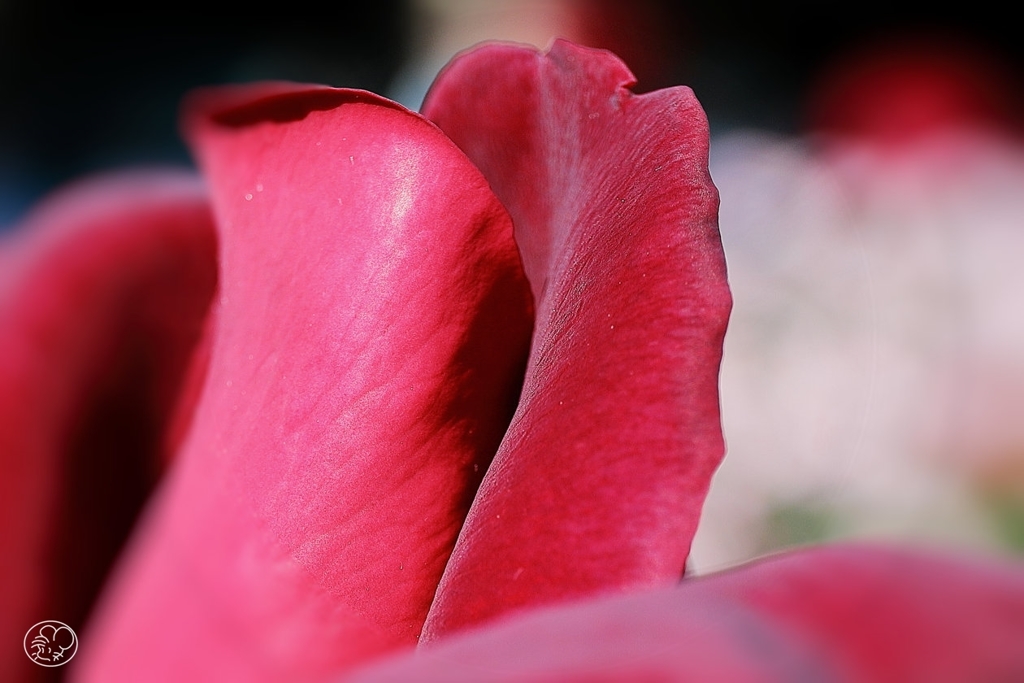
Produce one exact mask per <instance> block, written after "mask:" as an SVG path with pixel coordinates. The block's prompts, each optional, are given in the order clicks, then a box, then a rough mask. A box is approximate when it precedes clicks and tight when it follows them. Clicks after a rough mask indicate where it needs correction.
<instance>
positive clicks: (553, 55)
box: [424, 41, 731, 640]
mask: <svg viewBox="0 0 1024 683" xmlns="http://www.w3.org/2000/svg"><path fill="white" fill-rule="evenodd" d="M632 83H633V79H632V75H631V74H630V73H629V71H628V69H627V68H626V67H625V66H624V65H623V64H622V63H621V62H620V61H619V60H618V59H617V58H616V57H614V56H613V55H612V54H611V53H608V52H605V51H598V50H589V49H586V48H581V47H578V46H574V45H572V44H570V43H567V42H564V41H556V42H555V43H554V44H553V46H552V48H551V49H550V51H549V52H546V53H542V52H539V51H537V50H534V49H532V48H525V47H520V46H514V45H502V44H493V45H487V46H483V47H480V48H477V49H475V50H473V51H471V52H469V53H466V54H464V55H463V56H461V57H458V58H456V59H455V60H454V61H453V62H452V63H451V64H449V66H448V67H447V68H446V69H445V70H444V71H443V72H442V73H441V75H440V76H439V77H438V80H437V81H436V82H435V83H434V85H433V87H432V89H431V91H430V93H429V94H428V96H427V99H426V102H425V104H424V114H425V115H426V116H427V117H428V118H430V119H431V120H433V121H434V122H436V123H437V124H438V125H439V126H440V127H441V129H442V130H444V131H445V132H446V133H447V134H448V135H449V136H451V138H452V139H453V140H454V141H455V142H456V143H457V144H458V145H459V146H460V147H461V148H462V149H463V150H464V151H465V152H466V154H467V155H468V156H469V157H470V159H472V160H473V162H474V163H475V164H476V165H477V166H478V167H479V168H480V169H481V170H482V171H483V173H484V175H485V176H486V177H487V179H488V181H489V182H490V184H491V186H492V187H493V188H494V191H495V192H496V193H497V195H498V197H499V198H500V199H501V200H502V202H503V203H504V204H505V206H506V207H508V209H509V212H510V213H511V215H512V218H513V222H514V223H515V230H516V239H517V242H518V244H519V246H520V249H521V250H522V253H523V262H524V266H525V268H526V273H527V276H528V277H529V279H530V284H531V287H532V290H533V293H534V296H535V298H536V301H537V323H536V328H535V331H534V336H533V346H532V350H531V354H530V361H529V367H528V370H527V374H526V379H525V384H524V388H523V395H522V400H521V402H520V405H519V408H518V411H517V413H516V415H515V418H514V419H513V421H512V424H511V427H510V428H509V432H508V434H507V435H506V436H505V439H504V440H503V442H502V444H501V447H500V449H499V451H498V454H497V456H496V457H495V460H494V462H493V464H492V465H491V468H490V470H489V471H488V473H487V476H486V478H485V479H484V482H483V484H482V486H481V489H480V491H479V494H478V496H477V498H476V500H475V502H474V505H473V508H472V510H471V512H470V514H469V517H468V518H467V521H466V525H465V527H464V528H463V530H462V534H461V536H460V538H459V541H458V544H457V545H456V548H455V551H454V553H453V555H452V559H451V561H450V563H449V565H448V567H447V569H446V571H445V575H444V577H443V579H442V581H441V585H440V587H439V590H438V594H437V598H436V599H435V601H434V604H433V606H432V608H431V612H430V616H429V618H428V622H427V626H426V627H425V630H424V639H425V640H432V639H434V638H437V637H438V636H440V635H443V634H445V633H447V632H450V631H452V630H454V629H458V628H461V627H464V626H468V625H471V624H474V623H477V622H479V621H481V620H484V619H487V618H491V617H494V616H496V615H499V614H502V613H504V612H506V611H508V610H511V609H517V608H523V607H527V606H533V605H540V604H545V603H549V602H552V601H557V600H563V599H570V598H575V597H579V596H584V595H591V594H595V593H600V592H605V591H619V590H623V589H627V588H635V587H641V586H651V585H659V584H664V583H669V582H673V581H675V580H676V579H678V578H679V576H681V574H682V572H683V569H684V565H685V561H686V557H687V554H688V551H689V546H690V541H691V539H692V537H693V534H694V531H695V529H696V525H697V520H698V517H699V515H700V508H701V505H702V503H703V500H704V497H705V494H706V493H707V489H708V486H709V483H710V479H711V475H712V473H713V472H714V470H715V468H716V467H717V466H718V464H719V462H720V460H721V457H722V454H723V443H722V434H721V425H720V419H719V408H718V368H719V361H720V358H721V345H722V337H723V334H724V331H725V325H726V320H727V318H728V314H729V309H730V304H731V301H730V296H729V290H728V286H727V284H726V279H725V262H724V258H723V254H722V250H721V244H720V241H719V235H718V228H717V209H718V194H717V191H716V190H715V188H714V186H713V184H712V182H711V179H710V177H709V175H708V170H707V162H708V128H707V121H706V119H705V116H704V113H703V111H702V110H701V108H700V106H699V104H698V103H697V101H696V99H695V98H694V96H693V93H692V92H691V91H690V90H689V89H687V88H672V89H669V90H662V91H658V92H655V93H650V94H646V95H642V96H634V95H633V94H632V93H630V92H629V90H628V87H629V86H630V85H632Z"/></svg>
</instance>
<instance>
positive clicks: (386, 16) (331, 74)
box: [0, 0, 1022, 224]
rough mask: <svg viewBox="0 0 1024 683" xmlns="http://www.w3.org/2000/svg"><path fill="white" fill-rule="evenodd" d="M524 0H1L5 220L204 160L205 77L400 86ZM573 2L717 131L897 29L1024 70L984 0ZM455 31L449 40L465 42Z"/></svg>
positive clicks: (795, 125) (606, 39) (593, 28)
mask: <svg viewBox="0 0 1024 683" xmlns="http://www.w3.org/2000/svg"><path fill="white" fill-rule="evenodd" d="M516 4H519V5H522V9H521V10H520V14H529V13H530V12H534V13H535V14H536V13H539V12H541V11H546V9H547V8H550V6H553V5H554V4H555V3H554V0H551V2H550V3H548V4H547V5H545V4H544V3H537V2H532V3H531V2H520V3H516V2H514V1H512V0H496V1H491V2H476V1H471V0H447V1H446V0H426V1H419V0H370V1H366V2H363V1H360V2H334V3H326V4H319V3H318V4H317V6H316V8H315V9H314V8H313V7H311V6H310V5H309V4H306V3H301V2H286V3H276V4H273V5H269V6H262V5H259V4H256V3H252V4H247V5H242V4H239V3H234V4H232V3H225V2H222V1H221V0H208V1H207V2H176V3H168V4H164V3H160V4H154V5H152V6H150V7H142V6H141V5H140V6H139V7H138V8H137V11H130V12H126V11H125V10H124V9H123V8H122V7H121V6H120V5H117V6H113V5H110V4H108V3H104V2H89V3H51V2H40V1H38V0H0V224H8V223H10V222H11V221H12V220H14V219H15V218H16V217H17V216H18V215H20V213H21V212H22V211H23V210H24V209H25V207H26V205H28V204H29V203H30V202H32V201H34V200H35V199H36V198H37V197H38V196H39V195H40V194H41V193H42V192H44V191H45V190H46V189H48V188H50V187H52V186H53V185H55V184H57V183H60V182H63V181H65V180H67V179H69V178H71V177H74V176H76V175H79V174H81V173H84V172H87V171H90V170H93V169H97V168H105V167H111V166H117V165H123V164H127V163H138V162H152V161H170V162H175V163H186V164H187V163H189V158H188V154H187V152H186V150H185V148H184V146H183V145H182V143H181V141H180V139H179V138H178V135H177V129H176V120H175V119H176V112H177V104H178V101H179V100H180V98H181V96H182V94H183V93H185V92H186V91H187V90H189V89H190V88H192V87H195V86H197V85H207V84H215V83H225V82H236V81H247V80H255V79H289V80H297V81H306V82H318V83H326V84H329V85H335V86H349V87H357V88H365V89H369V90H373V91H376V92H380V93H383V94H388V95H391V96H394V97H396V98H397V91H396V88H397V86H396V82H397V79H398V78H399V76H400V75H401V74H402V73H405V72H403V70H406V71H408V70H409V68H410V65H411V62H413V61H414V60H416V59H417V58H420V55H421V52H422V49H423V48H424V45H425V44H426V43H428V42H429V41H430V35H431V32H432V31H433V32H435V33H436V32H437V31H438V30H439V27H438V26H437V25H436V24H437V22H439V21H449V22H450V21H452V17H453V16H456V15H458V14H459V13H460V12H461V13H462V14H463V15H469V14H473V13H477V15H481V12H482V9H481V8H486V7H488V6H492V7H493V6H499V5H500V6H502V9H503V11H505V12H506V14H505V15H501V14H500V13H493V14H492V16H491V17H490V18H489V19H488V18H480V19H479V21H477V25H476V28H475V31H476V33H474V34H466V35H467V36H468V37H467V40H471V39H474V38H475V37H479V35H481V33H480V32H481V31H483V32H484V33H485V34H486V31H487V29H486V28H481V27H480V23H481V22H486V21H491V22H492V27H493V34H494V35H495V36H497V37H504V36H505V35H515V34H514V33H513V34H509V33H508V31H507V30H506V29H507V28H508V26H507V25H503V22H508V21H511V20H510V19H508V12H509V8H510V7H512V6H514V5H516ZM567 4H572V5H574V7H576V8H577V9H578V8H580V7H582V8H584V9H583V10H580V11H579V12H578V13H579V14H581V15H586V14H589V15H590V17H591V18H590V20H589V21H590V24H589V26H588V27H586V28H585V29H579V30H581V31H582V33H580V35H581V36H583V35H585V36H587V38H586V39H587V40H589V41H590V42H591V43H594V44H595V46H598V47H608V48H610V49H613V50H615V51H617V52H619V53H620V55H621V56H622V57H624V58H625V60H626V61H627V63H629V64H630V66H631V67H632V68H633V69H634V71H635V72H636V73H637V75H638V76H639V77H640V84H639V88H638V89H640V90H644V89H651V88H654V87H661V86H663V85H670V84H676V83H682V84H686V85H690V86H691V87H693V88H694V90H695V91H696V93H697V96H698V98H699V99H700V100H701V102H702V103H703V105H704V106H705V108H706V110H707V112H708V115H709V118H710V120H711V125H712V130H713V132H722V131H726V130H729V129H733V128H736V127H758V128H764V129H768V130H774V131H781V132H795V131H799V130H800V128H801V126H802V125H803V117H804V113H805V112H804V103H805V101H806V95H807V92H808V90H809V89H810V88H812V87H813V84H814V83H815V82H816V80H815V79H817V78H819V76H820V73H821V71H822V69H823V68H824V67H825V66H826V65H828V64H829V63H830V62H831V61H834V60H835V59H836V58H837V56H839V55H842V54H843V53H844V52H846V51H849V50H851V49H853V48H855V47H857V46H859V45H863V44H865V43H867V42H869V41H875V40H880V39H884V38H886V37H887V36H890V35H906V34H908V33H911V32H914V33H920V32H925V31H927V32H932V33H935V32H943V33H947V34H950V35H953V36H956V37H957V38H958V39H962V40H964V41H970V42H972V43H974V44H976V45H978V46H979V47H981V48H983V49H984V50H986V51H988V52H989V53H991V55H992V56H993V57H994V58H995V59H997V60H999V61H1000V62H1001V63H1002V64H1003V66H1004V67H1005V68H1006V70H1007V72H1008V73H1009V74H1010V78H1012V79H1015V80H1014V83H1016V84H1019V83H1020V73H1021V70H1022V47H1021V43H1022V41H1021V40H1020V34H1019V29H1018V25H1017V24H1016V22H1014V21H1011V20H1010V19H1009V17H1008V16H1000V15H999V14H998V13H995V12H993V11H985V10H984V8H981V7H978V6H976V5H975V4H972V5H971V7H970V9H971V10H972V11H971V12H970V13H966V12H965V8H964V6H963V5H951V6H950V9H939V8H938V5H932V6H931V8H930V9H929V10H928V11H927V13H912V12H909V11H905V10H899V9H894V7H893V6H892V5H888V6H882V5H879V6H878V7H872V6H870V5H867V4H864V3H859V4H849V5H835V4H832V3H828V4H826V3H822V4H820V5H819V6H818V7H816V8H815V7H807V8H803V9H800V10H799V11H797V10H795V9H779V8H778V7H775V6H774V5H775V3H771V4H768V3H765V4H757V3H752V4H750V5H749V6H748V5H744V4H741V3H736V2H722V1H716V2H704V3H672V2H656V1H655V2H640V1H635V2H617V1H615V0H611V1H609V0H580V2H576V3H571V2H570V3H567ZM588 7H589V9H588ZM442 14H443V15H445V16H444V17H441V18H439V15H442ZM481 16H482V15H481ZM431 22H433V24H432V23H431ZM576 26H577V27H578V26H579V23H578V22H577V24H576ZM451 40H452V39H451V38H449V42H448V43H447V45H448V46H449V48H450V47H451V46H452V45H457V43H452V42H451ZM455 40H457V38H455ZM440 49H443V46H442V47H441V48H440ZM430 68H431V69H432V68H433V65H431V66H430ZM404 103H405V104H407V106H416V105H417V104H418V103H416V102H412V103H410V102H404Z"/></svg>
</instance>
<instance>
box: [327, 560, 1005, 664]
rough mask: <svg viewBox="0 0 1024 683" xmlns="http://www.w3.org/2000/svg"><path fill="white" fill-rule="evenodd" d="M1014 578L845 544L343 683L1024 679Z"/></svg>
mask: <svg viewBox="0 0 1024 683" xmlns="http://www.w3.org/2000/svg"><path fill="white" fill-rule="evenodd" d="M1022 642H1024V567H1022V565H1021V563H1020V562H1019V561H1017V562H1009V561H1006V562H1004V561H994V560H979V559H969V558H958V557H955V556H952V555H944V554H934V553H923V552H919V551H911V550H896V549H892V548H883V547H872V546H861V545H850V546H837V547H834V548H818V549H813V550H805V551H798V552H793V553H790V554H785V555H780V556H778V557H775V558H770V559H766V560H763V561H760V562H756V563H752V564H750V565H747V566H744V567H740V568H737V569H735V570H731V571H727V572H723V573H721V574H718V575H711V576H707V577H702V578H697V579H694V580H688V581H686V582H684V583H682V584H680V585H679V586H677V587H670V588H660V589H656V590H651V591H643V592H638V593H634V594H630V595H626V596H614V597H606V598H602V599H597V600H592V601H585V602H580V603H574V604H570V605H560V606H556V607H550V608H542V609H538V610H535V611H533V612H529V613H526V614H522V615H518V616H514V617H509V618H506V619H503V620H499V621H497V622H495V623H493V624H490V625H488V626H484V627H481V628H477V629H473V630H470V631H467V632H465V633H462V634H458V635H455V636H452V637H450V638H447V639H444V640H442V641H441V642H439V643H437V644H435V645H432V646H430V647H426V648H421V649H420V650H418V651H417V652H416V653H415V656H412V655H401V656H396V657H394V658H390V659H388V660H385V661H383V662H381V663H378V664H375V665H372V666H370V667H368V668H366V669H364V670H362V671H359V672H356V673H355V674H354V675H352V676H351V677H349V678H346V679H344V680H346V681H348V683H385V682H387V681H396V682H397V681H401V682H402V683H416V682H418V681H446V682H448V683H460V682H463V681H466V682H469V681H473V682H474V683H493V682H497V681H515V682H516V683H531V682H534V681H536V682H541V681H544V682H547V681H588V682H593V681H609V682H610V681H709V682H717V681H721V682H723V683H726V682H728V683H748V682H749V683H753V682H761V681H764V682H767V681H773V682H777V683H789V682H790V681H844V682H845V683H861V682H863V683H889V682H892V683H896V682H899V683H906V682H907V681H928V683H944V682H949V683H953V682H959V681H1016V680H1024V648H1021V647H1020V644H1021V643H1022Z"/></svg>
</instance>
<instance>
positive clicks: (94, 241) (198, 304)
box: [0, 170, 216, 681]
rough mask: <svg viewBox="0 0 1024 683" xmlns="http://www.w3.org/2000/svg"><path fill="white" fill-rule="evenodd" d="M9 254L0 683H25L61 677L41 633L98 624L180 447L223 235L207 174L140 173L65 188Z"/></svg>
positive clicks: (0, 407)
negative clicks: (122, 554)
mask: <svg viewBox="0 0 1024 683" xmlns="http://www.w3.org/2000/svg"><path fill="white" fill-rule="evenodd" d="M3 247H4V248H3V250H0V255H2V257H3V263H2V268H0V278H2V281H0V471H2V472H3V475H2V476H0V549H2V553H3V565H2V568H0V640H2V641H3V642H5V643H7V646H5V647H4V648H2V654H0V679H2V680H4V681H17V680H35V679H36V678H37V677H38V676H40V675H42V674H44V673H45V672H46V670H45V669H42V668H41V667H38V666H36V665H35V664H33V663H32V662H31V661H29V659H28V658H27V657H25V654H24V653H23V652H21V651H20V648H19V647H18V646H17V644H18V643H20V642H21V639H22V636H23V635H24V633H25V631H26V630H27V629H28V628H29V627H30V626H31V625H32V624H34V623H36V622H38V621H41V620H43V619H59V620H61V621H63V622H65V623H67V624H68V625H70V626H71V627H72V628H73V629H76V630H80V629H81V628H82V626H83V624H84V622H85V619H86V615H87V613H88V612H89V610H90V607H91V605H92V603H93V600H94V599H95V597H96V595H97V593H98V592H99V590H100V587H101V585H102V583H103V580H104V578H105V576H106V573H107V570H108V569H109V567H110V565H111V564H112V563H113V561H114V559H115V557H116V555H117V554H118V552H119V550H120V548H121V545H122V543H123V542H124V541H125V539H126V537H127V536H128V534H129V531H130V530H131V528H132V524H133V522H134V520H135V517H136V515H137V513H138V512H139V510H140V508H141V506H142V505H143V502H144V501H145V500H146V497H147V496H148V495H149V492H150V490H151V489H152V487H153V486H154V484H155V482H156V480H157V478H158V476H159V474H160V470H161V466H162V465H161V463H162V460H163V457H164V454H165V452H166V451H169V450H170V449H172V448H173V445H174V444H173V443H168V441H167V440H168V439H170V440H172V441H173V439H174V438H175V437H176V435H177V434H178V433H179V432H180V429H177V430H176V429H175V425H174V424H172V422H171V416H173V415H174V414H175V413H174V410H175V408H174V406H175V404H176V402H177V401H178V400H179V399H178V396H179V393H180V392H181V391H182V389H183V383H184V382H185V381H186V379H185V378H186V368H187V367H188V365H189V358H190V357H191V355H192V353H193V347H194V346H195V345H196V343H197V342H198V340H199V337H200V334H201V331H202V328H203V319H204V317H205V315H206V311H207V308H208V306H209V304H210V299H211V297H212V295H213V289H214V286H215V282H216V256H215V254H216V241H215V235H214V229H213V216H212V212H211V210H210V207H209V203H208V201H207V198H206V192H205V188H204V187H203V185H202V183H201V182H200V180H199V179H198V178H197V177H196V176H194V175H193V174H191V173H186V172H183V171H172V170H138V171H128V172H123V173H118V174H110V175H104V176H97V177H93V178H90V179H88V180H83V181H79V182H77V183H75V184H73V185H71V186H68V187H66V188H62V189H61V190H60V191H58V192H56V193H54V194H53V195H52V196H50V197H48V198H46V199H45V200H44V201H43V202H42V203H41V205H40V206H38V207H37V208H36V209H34V210H33V212H32V213H31V214H30V215H29V216H28V217H27V218H26V219H25V221H24V222H23V223H22V224H21V225H20V226H18V228H17V229H16V230H15V232H14V233H13V234H11V235H9V236H8V237H7V238H6V239H5V243H4V245H3ZM195 367H196V368H197V372H200V373H201V366H200V365H197V366H195ZM181 405H182V406H183V407H182V409H181V412H180V415H181V417H182V418H183V419H182V420H181V424H185V423H187V418H188V415H189V413H190V408H191V405H190V403H189V402H188V399H187V398H186V399H185V401H184V403H183V404H181Z"/></svg>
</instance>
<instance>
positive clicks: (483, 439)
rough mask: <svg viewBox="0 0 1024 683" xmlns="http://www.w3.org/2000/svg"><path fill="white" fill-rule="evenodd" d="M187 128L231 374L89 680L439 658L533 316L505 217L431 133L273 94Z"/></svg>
mask: <svg viewBox="0 0 1024 683" xmlns="http://www.w3.org/2000/svg"><path fill="white" fill-rule="evenodd" d="M183 120H184V124H183V125H184V131H185V136H186V138H187V140H188V141H189V143H190V145H191V147H192V149H193V150H194V152H195V154H196V156H197V158H198V161H199V164H200V167H201V169H202V171H203V173H204V175H205V176H206V177H207V178H208V180H209V183H210V187H211V192H212V196H213V204H214V209H215V215H216V220H217V229H218V235H219V239H220V286H219V290H218V294H217V301H216V302H215V306H214V310H213V316H214V317H213V324H212V336H211V342H210V351H209V354H210V355H209V370H208V373H207V376H206V383H205V386H204V388H203V392H202V395H201V397H200V399H199V404H198V407H197V410H196V414H195V418H194V421H193V423H192V428H191V431H190V432H189V434H188V435H187V437H186V440H185V444H184V447H183V450H182V452H181V453H180V455H179V461H178V463H177V465H176V467H175V470H174V472H173V476H172V478H171V479H170V481H168V483H167V486H166V487H164V488H163V489H162V490H161V492H160V494H159V498H158V500H157V501H156V503H155V506H154V509H153V514H152V515H151V517H150V519H149V520H148V523H149V524H148V527H147V528H146V529H145V530H144V532H143V533H141V534H139V536H138V537H137V541H138V542H137V544H136V546H135V547H134V548H133V552H132V554H131V556H130V557H129V558H128V561H127V562H126V563H125V565H124V566H123V567H122V572H121V575H120V576H119V577H118V580H117V581H116V583H115V587H114V590H113V591H112V593H111V594H110V595H109V596H108V597H109V600H108V601H107V602H106V604H105V609H104V611H103V612H102V613H101V614H100V616H99V618H98V621H97V627H96V630H95V631H94V633H93V642H94V643H95V645H94V646H93V649H91V650H90V649H88V648H83V649H84V652H83V653H82V655H81V656H82V657H83V660H84V661H83V665H82V667H80V669H79V671H83V672H84V674H83V675H82V679H83V680H90V681H129V680H147V681H157V680H168V681H171V680H173V681H180V680H187V679H189V678H190V677H192V676H201V677H202V678H204V679H211V678H217V677H220V676H223V677H224V678H226V679H232V680H248V681H301V680H320V679H321V678H322V677H324V676H328V675H331V674H334V673H338V672H341V671H344V670H345V669H346V668H347V667H349V666H351V665H352V664H353V663H356V662H359V661H362V660H365V659H366V658H368V657H371V656H374V655H376V654H379V653H380V652H383V651H387V650H390V649H394V648H400V647H411V646H413V645H414V644H415V643H416V639H417V636H418V635H419V632H420V628H421V625H422V623H423V620H424V618H425V616H426V613H427V609H428V607H429V604H430V600H431V599H432V597H433V594H434V590H435V588H436V585H437V581H438V579H439V577H440V575H441V572H442V571H443V568H444V566H445V563H446V561H447V558H448V555H449V553H450V551H451V548H452V546H453V544H454V541H455V537H456V535H457V533H458V530H459V528H460V527H461V525H462V521H463V518H464V516H465V514H466V511H467V509H468V507H469V502H470V500H471V499H472V496H473V494H474V492H475V489H476V486H477V484H478V483H479V480H480V478H481V477H482V476H483V472H484V471H485V470H486V468H487V465H488V463H489V461H490V458H491V456H492V455H493V453H494V451H495V450H496V448H497V444H498V441H499V440H500V438H501V435H502V434H503V433H504V431H505V429H506V427H507V424H508V421H509V419H510V417H511V414H512V411H513V409H514V407H515V404H516V399H517V397H518V393H519V390H520V386H521V382H522V373H523V368H524V365H525V358H526V352H527V348H528V343H529V335H530V330H531V329H532V322H533V319H532V311H533V308H532V299H531V295H530V292H529V287H528V284H527V281H526V279H525V276H524V274H523V271H522V265H521V261H520V257H519V255H518V252H517V250H516V247H515V244H514V242H513V236H512V226H511V221H510V219H509V217H508V215H507V213H506V211H505V210H504V208H503V207H502V206H501V204H500V203H499V202H498V200H497V199H496V198H495V196H494V195H493V193H492V192H491V191H490V189H489V188H488V186H487V183H486V181H485V180H484V178H483V177H482V176H481V175H480V173H479V171H477V169H476V168H475V167H473V165H472V164H471V163H470V162H469V161H468V160H467V159H466V157H465V156H464V155H463V154H462V153H461V152H460V151H459V150H458V148H457V147H456V146H455V145H454V144H452V142H451V141H450V140H448V139H447V138H446V137H445V136H444V135H443V134H442V133H441V132H440V131H439V130H438V129H437V128H436V127H435V126H433V125H431V124H430V123H429V122H427V121H426V120H424V119H423V118H422V117H420V116H419V115H418V114H415V113H413V112H410V111H408V110H405V109H404V108H402V107H401V106H399V105H397V104H395V103H393V102H390V101H388V100H385V99H383V98H380V97H378V96H376V95H372V94H371V93H366V92H362V91H355V90H336V89H331V88H325V87H319V86H304V85H297V84H287V83H270V84H261V85H254V86H239V87H232V88H220V89H212V90H204V91H199V92H197V93H196V94H194V95H193V96H192V98H191V99H190V100H189V102H188V103H187V104H186V107H185V110H184V119H183ZM183 652H185V653H188V655H187V656H185V657H183V656H181V653H183Z"/></svg>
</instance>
